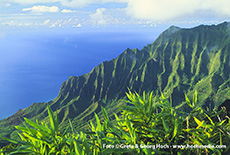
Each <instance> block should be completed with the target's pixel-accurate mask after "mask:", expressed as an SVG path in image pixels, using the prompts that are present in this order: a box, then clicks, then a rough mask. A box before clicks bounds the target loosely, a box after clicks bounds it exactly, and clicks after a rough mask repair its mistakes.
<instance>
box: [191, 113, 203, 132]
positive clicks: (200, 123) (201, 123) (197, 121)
mask: <svg viewBox="0 0 230 155" xmlns="http://www.w3.org/2000/svg"><path fill="white" fill-rule="evenodd" d="M193 118H194V120H195V122H196V123H197V124H198V127H197V129H199V127H201V126H202V125H203V123H204V121H202V122H201V121H199V120H198V119H197V118H196V117H195V116H193Z"/></svg>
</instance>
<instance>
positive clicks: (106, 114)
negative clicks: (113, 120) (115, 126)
mask: <svg viewBox="0 0 230 155" xmlns="http://www.w3.org/2000/svg"><path fill="white" fill-rule="evenodd" d="M101 111H102V113H103V115H104V117H105V120H106V121H109V116H108V113H107V112H106V110H105V108H103V107H102V106H101Z"/></svg>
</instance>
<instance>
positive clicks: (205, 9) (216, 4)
mask: <svg viewBox="0 0 230 155" xmlns="http://www.w3.org/2000/svg"><path fill="white" fill-rule="evenodd" d="M229 5H230V1H229V0H220V1H217V0H192V1H191V0H160V1H159V0H141V1H140V0H129V2H128V7H127V13H128V15H130V16H131V17H135V18H137V19H145V20H153V21H168V20H175V19H186V18H190V17H194V18H195V17H198V18H199V17H213V16H215V17H217V16H230V9H229Z"/></svg>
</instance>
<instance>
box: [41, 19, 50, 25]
mask: <svg viewBox="0 0 230 155" xmlns="http://www.w3.org/2000/svg"><path fill="white" fill-rule="evenodd" d="M49 23H50V19H47V20H45V21H44V22H43V23H42V25H47V24H49Z"/></svg>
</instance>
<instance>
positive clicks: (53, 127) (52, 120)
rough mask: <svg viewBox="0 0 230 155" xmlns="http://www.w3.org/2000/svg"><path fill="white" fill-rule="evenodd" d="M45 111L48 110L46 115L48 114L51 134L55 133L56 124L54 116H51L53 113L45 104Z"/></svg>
mask: <svg viewBox="0 0 230 155" xmlns="http://www.w3.org/2000/svg"><path fill="white" fill-rule="evenodd" d="M47 110H48V114H49V118H50V125H51V128H52V132H53V133H54V132H57V128H56V123H57V122H55V120H54V114H53V111H52V110H51V108H50V106H49V104H47Z"/></svg>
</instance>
